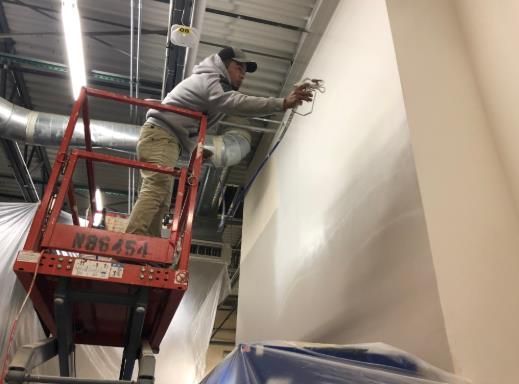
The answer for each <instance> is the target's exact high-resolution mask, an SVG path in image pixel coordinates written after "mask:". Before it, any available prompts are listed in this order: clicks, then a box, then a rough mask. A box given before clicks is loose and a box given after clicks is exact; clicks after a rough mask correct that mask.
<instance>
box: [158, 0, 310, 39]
mask: <svg viewBox="0 0 519 384" xmlns="http://www.w3.org/2000/svg"><path fill="white" fill-rule="evenodd" d="M155 1H157V2H158V3H163V4H169V0H155ZM205 11H206V12H207V13H213V14H215V15H220V16H227V17H232V18H234V19H240V20H245V21H250V22H253V23H259V24H265V25H269V26H272V27H278V28H283V29H289V30H291V31H299V32H304V31H305V29H304V28H302V27H298V26H296V25H290V24H285V23H280V22H278V21H273V20H267V19H260V18H259V17H253V16H247V15H244V14H241V13H236V12H229V11H224V10H223V9H217V8H210V7H206V9H205Z"/></svg>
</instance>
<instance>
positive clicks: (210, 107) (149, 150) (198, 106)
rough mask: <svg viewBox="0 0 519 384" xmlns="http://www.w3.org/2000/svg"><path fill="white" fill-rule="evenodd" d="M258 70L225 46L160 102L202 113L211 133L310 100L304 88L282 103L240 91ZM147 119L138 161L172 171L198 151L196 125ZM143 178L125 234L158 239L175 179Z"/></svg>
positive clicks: (170, 117) (171, 118) (164, 115)
mask: <svg viewBox="0 0 519 384" xmlns="http://www.w3.org/2000/svg"><path fill="white" fill-rule="evenodd" d="M257 67H258V66H257V64H256V63H255V62H254V61H252V60H250V59H249V58H247V57H246V56H245V54H244V53H243V51H242V50H240V49H237V48H231V47H226V48H224V49H222V50H221V51H220V52H219V53H218V54H214V55H211V56H209V57H207V58H205V59H204V60H203V61H202V62H201V63H200V64H198V65H196V66H195V67H194V68H193V74H192V75H191V76H189V77H188V78H187V79H185V80H183V81H182V82H181V83H180V84H178V85H177V86H176V87H175V88H174V89H173V90H172V91H171V92H170V93H168V95H167V96H166V98H165V99H164V100H163V101H162V103H163V104H168V105H174V106H177V107H182V108H187V109H190V110H193V111H200V112H204V113H206V114H207V129H208V131H210V130H211V129H215V127H216V125H217V123H218V121H219V120H221V119H222V118H223V117H224V116H225V115H226V114H233V115H241V116H259V115H267V114H271V113H274V112H281V111H284V110H287V109H289V108H293V107H296V106H298V105H300V104H301V103H302V102H303V101H311V100H312V93H311V92H309V91H308V90H305V89H304V88H303V87H299V88H295V89H294V90H293V91H292V92H291V93H290V94H289V95H288V96H287V97H285V98H284V99H282V98H274V97H254V96H247V95H244V94H243V93H240V92H238V90H239V88H240V86H241V84H242V82H243V79H244V78H245V74H246V73H247V72H251V73H252V72H255V71H256V69H257ZM146 118H147V120H146V122H145V123H144V125H143V126H142V128H141V132H140V137H139V141H138V143H137V157H138V159H139V161H145V162H149V163H155V164H161V165H167V166H170V167H174V166H175V164H176V162H177V160H178V157H179V154H180V151H188V152H189V153H191V152H192V150H193V149H194V147H195V146H196V139H197V136H198V127H199V122H198V121H197V120H194V119H191V118H189V117H185V116H181V115H178V114H175V113H172V112H166V111H159V110H156V109H150V110H149V111H148V113H147V114H146ZM141 176H142V179H143V180H142V186H141V189H140V193H139V198H138V199H137V202H136V203H135V206H134V208H133V211H132V213H131V215H130V221H129V223H128V227H127V229H126V232H127V233H134V234H141V235H151V236H157V237H159V236H160V235H161V229H162V219H163V218H164V216H165V215H166V214H167V213H168V210H169V206H170V201H171V193H172V189H173V177H171V176H169V175H165V174H162V173H156V172H150V171H145V170H141Z"/></svg>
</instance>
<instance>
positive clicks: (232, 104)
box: [146, 54, 283, 152]
mask: <svg viewBox="0 0 519 384" xmlns="http://www.w3.org/2000/svg"><path fill="white" fill-rule="evenodd" d="M162 104H168V105H174V106H177V107H182V108H187V109H190V110H193V111H198V112H203V113H205V114H207V130H208V131H211V130H213V131H215V129H216V124H217V123H218V121H220V120H221V119H222V118H223V117H224V116H225V115H226V114H232V115H238V116H260V115H267V114H271V113H274V112H280V111H283V99H281V98H275V97H255V96H247V95H244V94H243V93H240V92H238V91H235V90H233V89H232V86H231V81H230V77H229V73H228V72H227V69H226V68H225V64H224V63H223V62H222V60H221V59H220V56H218V55H217V54H214V55H212V56H209V57H207V58H205V59H204V60H203V61H202V62H201V63H200V64H198V65H196V66H195V67H194V68H193V74H192V75H191V76H189V77H188V78H187V79H185V80H183V81H182V82H181V83H179V84H178V85H177V86H176V87H175V88H173V90H172V91H171V92H169V93H168V95H167V96H166V97H165V99H164V100H163V101H162ZM146 118H147V122H150V123H152V124H155V125H158V126H159V127H161V128H163V129H166V130H169V131H171V132H172V133H173V134H174V135H175V136H177V137H178V139H179V141H180V143H181V145H182V148H183V150H188V151H189V152H191V151H192V150H193V149H194V147H195V145H196V139H197V136H198V128H199V122H198V120H194V119H192V118H189V117H185V116H181V115H178V114H175V113H173V112H166V111H159V110H156V109H150V110H149V111H148V113H147V114H146Z"/></svg>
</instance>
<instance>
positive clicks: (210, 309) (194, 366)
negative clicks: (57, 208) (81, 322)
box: [0, 203, 230, 384]
mask: <svg viewBox="0 0 519 384" xmlns="http://www.w3.org/2000/svg"><path fill="white" fill-rule="evenodd" d="M36 208H37V205H36V204H26V203H21V204H20V203H0V244H2V247H3V253H2V257H1V258H0V290H1V292H2V293H3V294H2V295H1V296H0V326H1V328H0V329H1V334H0V335H1V336H0V347H1V352H2V358H3V356H4V354H5V348H6V346H7V342H8V340H7V339H8V337H9V331H10V329H11V324H12V322H13V320H14V318H15V316H16V313H17V312H18V310H19V308H20V305H21V303H22V301H23V299H24V298H25V295H26V292H25V290H24V289H23V287H22V286H21V285H20V284H19V283H18V281H17V280H16V275H15V274H14V272H13V271H12V265H13V262H14V259H15V257H16V255H17V253H18V250H19V249H21V247H22V246H23V244H24V241H25V238H26V236H27V233H28V230H29V227H30V224H31V222H32V218H33V216H34V214H35V212H36ZM61 221H62V222H70V216H69V215H67V214H63V215H62V218H61ZM189 272H190V282H189V289H188V290H187V292H186V293H185V295H184V298H183V300H182V303H181V305H180V307H179V309H178V310H177V313H176V314H175V317H174V319H173V321H172V323H171V324H170V327H169V329H168V331H167V333H166V335H165V337H164V339H163V341H162V344H161V350H160V354H159V355H158V356H157V365H156V371H155V373H156V380H155V382H156V383H157V384H161V383H170V382H171V379H172V378H174V380H175V383H178V384H193V383H197V382H199V381H200V380H201V379H202V377H203V376H204V373H205V358H206V352H207V348H208V346H209V339H210V335H211V330H212V328H213V324H214V317H215V314H216V307H217V305H218V303H219V302H220V300H222V299H223V298H224V297H225V296H226V295H227V294H228V292H229V288H230V284H229V278H228V275H227V268H226V265H225V264H224V263H221V262H215V261H210V260H206V259H200V258H192V259H191V262H190V266H189ZM43 337H44V334H43V330H42V328H41V325H40V323H39V320H38V319H37V316H36V313H35V312H34V309H33V307H32V305H31V303H30V301H29V302H28V303H27V305H26V307H25V309H24V312H23V314H22V316H21V317H20V320H19V322H18V331H17V333H16V338H15V343H13V347H14V348H12V350H15V348H16V346H18V345H23V344H27V343H32V342H34V341H37V340H39V339H42V338H43ZM121 354H122V349H121V348H112V347H99V346H88V345H78V346H77V348H76V365H77V366H76V369H77V374H78V377H89V378H103V379H110V378H113V379H116V378H118V376H119V369H120V364H121ZM56 367H57V366H56V363H55V362H51V364H47V365H46V366H45V367H44V369H43V370H39V372H40V373H46V374H57V370H56Z"/></svg>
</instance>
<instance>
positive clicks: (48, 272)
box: [6, 88, 207, 383]
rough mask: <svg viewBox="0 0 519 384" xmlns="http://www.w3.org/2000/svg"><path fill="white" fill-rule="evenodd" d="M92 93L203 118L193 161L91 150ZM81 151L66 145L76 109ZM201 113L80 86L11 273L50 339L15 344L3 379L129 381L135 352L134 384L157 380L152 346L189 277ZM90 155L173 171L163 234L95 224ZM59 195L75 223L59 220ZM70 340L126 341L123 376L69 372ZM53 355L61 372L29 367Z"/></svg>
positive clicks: (71, 365)
mask: <svg viewBox="0 0 519 384" xmlns="http://www.w3.org/2000/svg"><path fill="white" fill-rule="evenodd" d="M88 96H93V97H99V98H103V99H109V100H114V101H119V102H123V103H129V104H133V105H137V106H142V107H148V108H155V109H159V110H164V111H170V112H174V113H178V114H180V115H183V116H188V117H191V118H193V119H197V120H199V121H200V129H199V136H198V142H197V146H196V148H195V150H194V151H193V154H192V156H191V159H190V162H189V166H188V167H187V168H186V167H183V168H181V169H178V168H171V167H166V166H161V165H156V164H150V163H144V162H139V161H134V160H129V159H125V158H120V157H114V156H107V155H104V154H100V153H96V152H93V150H92V140H91V135H90V127H89V112H88ZM80 115H82V118H83V125H84V130H85V147H86V149H85V150H80V149H72V150H70V148H69V147H70V142H71V139H72V135H73V132H74V128H75V125H76V123H77V121H78V118H79V116H80ZM206 128H207V117H206V116H205V115H204V114H202V113H200V112H193V111H189V110H186V109H182V108H177V107H173V106H168V105H163V104H159V103H156V102H150V101H144V100H140V99H135V98H131V97H127V96H124V95H118V94H115V93H111V92H106V91H102V90H98V89H92V88H83V89H82V91H81V94H80V96H79V98H78V100H77V101H76V102H75V104H74V106H73V109H72V113H71V116H70V120H69V122H68V126H67V128H66V131H65V134H64V137H63V140H62V142H61V146H60V148H59V151H58V153H57V156H56V161H55V163H54V166H53V168H52V173H51V175H50V178H49V182H48V185H47V187H46V190H45V194H44V196H43V199H42V201H41V203H40V206H39V208H38V211H37V213H36V215H35V217H34V220H33V223H32V226H31V228H30V231H29V235H28V238H27V241H26V243H25V246H24V248H23V250H22V251H20V253H19V254H18V256H17V259H16V261H15V263H14V271H15V273H16V275H17V276H18V279H19V280H20V282H21V283H22V284H23V286H24V287H25V289H26V290H27V292H28V294H29V295H30V298H31V300H32V303H33V306H34V308H35V310H36V312H37V314H38V316H39V318H40V320H41V322H42V324H43V327H44V329H45V331H46V333H47V335H48V338H47V339H45V340H42V341H39V342H37V343H35V344H32V345H27V346H23V347H21V348H19V349H18V350H17V352H16V354H15V355H14V357H13V360H12V361H11V363H10V365H9V369H8V371H7V374H6V381H7V382H9V383H23V382H54V383H78V382H81V383H113V382H118V383H121V382H123V383H124V382H126V383H130V382H131V377H132V372H133V369H134V365H135V362H136V360H139V375H138V382H139V383H152V382H153V380H154V366H155V358H154V353H158V351H159V346H160V343H161V340H162V338H163V337H164V334H165V333H166V330H167V328H168V326H169V324H170V322H171V320H172V318H173V315H174V314H175V311H176V309H177V308H178V306H179V304H180V301H181V299H182V296H183V294H184V292H185V291H186V289H187V285H188V277H189V273H188V262H189V252H190V247H191V237H192V224H193V216H194V210H195V204H196V196H197V188H198V179H199V176H200V170H201V165H202V149H203V142H204V138H205V133H206ZM81 159H83V160H85V162H86V169H87V178H88V188H89V193H90V212H91V213H90V218H89V223H90V224H89V226H88V227H81V226H79V215H78V212H77V207H76V202H75V196H74V185H73V183H72V175H73V172H74V169H75V168H76V165H77V163H78V161H80V160H81ZM93 162H101V163H110V164H115V165H119V166H123V167H132V168H138V169H145V170H150V171H154V172H161V173H165V174H170V175H173V176H175V177H176V178H178V192H177V194H176V196H175V198H174V199H173V200H174V204H173V206H172V211H173V221H172V224H171V234H170V237H169V238H168V239H163V238H154V237H147V236H140V235H133V234H126V233H118V232H111V231H107V230H102V229H96V228H93V227H92V222H93V216H92V212H95V211H96V207H95V189H96V184H95V179H94V167H93ZM65 199H68V201H69V206H70V207H71V209H72V221H73V225H66V224H62V223H59V222H58V218H59V215H60V212H61V210H62V207H63V204H64V202H65ZM75 344H90V345H104V346H116V347H123V348H124V350H123V356H122V361H121V370H120V374H119V380H93V379H84V378H83V379H80V378H76V377H75V367H74V349H75ZM56 355H57V356H58V361H59V370H60V376H59V377H51V376H41V375H35V374H33V373H31V372H32V370H33V368H34V367H36V366H38V365H40V364H42V363H43V362H45V361H47V360H49V359H50V358H52V357H53V356H56Z"/></svg>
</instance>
